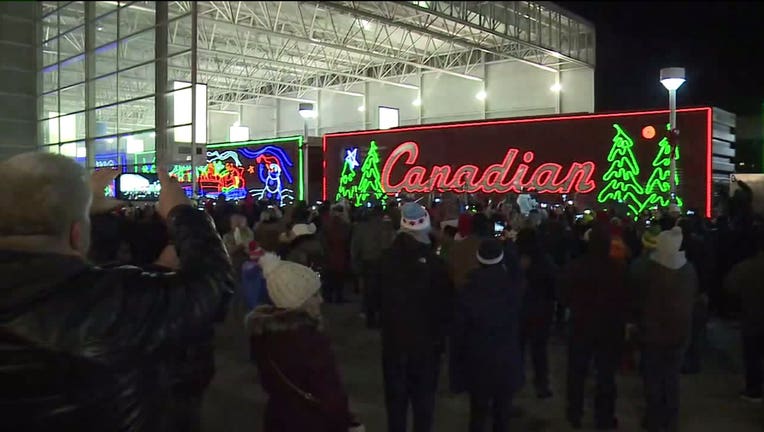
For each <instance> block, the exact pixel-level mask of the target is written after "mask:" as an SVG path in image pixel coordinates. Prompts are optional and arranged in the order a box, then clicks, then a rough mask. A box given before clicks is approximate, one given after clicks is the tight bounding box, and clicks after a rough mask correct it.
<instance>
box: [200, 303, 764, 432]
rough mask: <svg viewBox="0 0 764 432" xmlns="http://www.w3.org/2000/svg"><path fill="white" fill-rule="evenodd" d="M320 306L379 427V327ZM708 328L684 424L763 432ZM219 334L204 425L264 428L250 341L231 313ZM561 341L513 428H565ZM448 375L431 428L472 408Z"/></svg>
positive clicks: (625, 400) (637, 414)
mask: <svg viewBox="0 0 764 432" xmlns="http://www.w3.org/2000/svg"><path fill="white" fill-rule="evenodd" d="M324 308H325V309H324V314H325V317H326V320H327V328H328V331H329V333H330V334H331V335H332V338H333V342H334V348H335V352H336V354H337V357H338V359H339V362H340V369H341V372H342V374H343V378H344V380H345V384H346V386H347V389H348V393H349V394H350V396H351V406H352V409H353V411H354V412H356V413H357V414H358V416H359V418H360V419H361V420H362V421H363V422H364V424H365V425H366V430H367V431H369V432H377V431H379V432H383V431H385V430H386V422H385V414H384V402H383V396H382V372H381V366H380V343H379V335H378V334H377V333H376V332H372V331H368V330H366V329H365V328H364V326H363V321H362V320H361V318H360V317H359V315H358V306H357V304H353V303H350V304H345V305H324ZM237 321H238V320H237ZM708 333H709V335H708V347H707V349H706V350H705V359H704V370H703V373H701V374H700V375H694V376H687V377H683V379H682V402H681V409H682V410H681V426H682V430H683V431H690V432H712V431H713V432H720V431H721V432H749V431H750V432H761V431H762V430H764V406H762V405H761V404H751V403H748V402H744V401H741V400H740V399H738V397H737V395H738V391H739V390H740V388H741V383H742V378H741V376H740V370H741V366H740V360H739V355H738V354H737V351H736V350H737V348H736V347H737V346H738V340H737V333H736V331H735V329H734V328H732V327H731V326H730V325H728V324H722V323H718V322H714V323H711V324H710V325H709V332H708ZM217 341H218V347H217V349H218V352H217V362H218V364H217V367H218V372H217V375H216V377H215V380H214V382H213V383H212V385H211V387H210V389H209V390H208V392H207V396H206V399H205V404H204V412H203V423H204V431H205V432H213V431H214V432H217V431H225V432H239V431H241V432H256V431H262V412H263V406H264V403H265V400H266V397H265V395H264V394H263V392H262V390H261V389H260V387H259V384H258V382H257V376H256V375H257V374H256V370H255V368H254V366H252V365H250V364H249V363H248V358H247V342H246V340H245V338H244V334H243V330H241V326H240V325H239V323H238V322H234V320H233V318H232V319H231V320H229V322H227V323H226V324H225V325H224V326H223V327H222V328H221V329H219V331H218V335H217ZM564 349H565V347H564V345H563V344H562V341H561V340H560V339H559V338H557V339H555V340H553V341H552V348H551V362H552V387H553V388H552V390H553V391H554V393H555V395H554V397H553V398H552V399H549V400H546V401H539V400H537V399H536V398H535V396H534V395H533V393H532V392H531V391H529V390H528V389H525V390H523V391H522V392H521V393H520V394H519V395H518V398H517V405H518V406H519V407H521V408H522V409H523V410H524V411H525V415H524V416H523V417H522V418H519V419H517V420H515V421H514V422H513V424H512V429H513V430H518V431H539V432H541V431H550V432H551V431H555V432H556V431H568V430H570V428H569V427H568V425H567V423H566V422H565V420H564V412H565V411H564V400H563V398H562V395H563V391H564V378H565V366H564V360H565V354H564V352H565V351H564ZM445 375H446V374H445V373H443V377H442V380H441V385H440V390H439V398H438V403H437V407H436V415H435V416H436V419H437V421H436V425H435V432H452V431H454V432H455V431H459V432H463V431H466V430H467V419H468V413H469V408H468V404H467V400H466V397H465V396H454V395H451V394H449V393H448V391H447V388H448V386H447V381H446V378H445ZM529 376H530V375H529ZM618 385H619V399H618V409H617V415H618V418H619V420H620V423H621V427H620V430H622V431H640V430H641V429H640V428H639V420H640V418H641V416H642V412H643V409H644V402H643V394H642V384H641V381H640V380H639V377H638V376H636V375H635V374H633V373H632V374H624V375H621V376H619V378H618ZM588 394H591V392H588ZM589 407H591V401H589ZM587 414H588V416H587V417H586V418H585V424H584V427H585V428H591V427H592V419H591V409H589V410H588V412H587ZM585 430H592V429H585ZM306 432H309V431H306Z"/></svg>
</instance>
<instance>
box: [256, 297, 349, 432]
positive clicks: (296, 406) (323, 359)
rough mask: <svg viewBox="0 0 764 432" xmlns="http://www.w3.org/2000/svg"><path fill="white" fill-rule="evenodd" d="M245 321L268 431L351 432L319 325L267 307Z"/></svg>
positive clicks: (295, 312)
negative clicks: (264, 401) (265, 397)
mask: <svg viewBox="0 0 764 432" xmlns="http://www.w3.org/2000/svg"><path fill="white" fill-rule="evenodd" d="M247 323H248V326H249V328H250V332H251V336H250V343H251V345H250V346H251V350H252V351H251V356H252V361H253V362H255V363H256V364H257V367H258V369H259V371H260V377H261V382H262V386H263V389H265V391H266V392H267V393H268V396H269V399H268V404H267V406H266V408H265V421H264V423H265V428H264V430H265V432H304V431H311V432H347V430H348V427H349V425H350V424H351V421H352V416H351V415H350V411H349V408H348V398H347V395H346V393H345V390H344V387H343V385H342V381H341V379H340V374H339V371H338V370H337V362H336V360H335V358H334V354H333V353H332V349H331V343H330V341H329V338H328V337H327V336H326V335H325V334H324V333H323V332H322V331H321V326H320V321H319V320H318V319H316V318H314V317H312V316H310V315H309V314H308V313H307V312H305V311H302V310H299V309H279V308H277V307H275V306H269V305H265V306H258V307H257V308H256V309H255V310H254V311H253V312H252V313H251V314H250V315H249V316H248V318H247ZM303 393H309V394H310V395H312V397H313V398H314V400H308V399H307V398H306V397H303Z"/></svg>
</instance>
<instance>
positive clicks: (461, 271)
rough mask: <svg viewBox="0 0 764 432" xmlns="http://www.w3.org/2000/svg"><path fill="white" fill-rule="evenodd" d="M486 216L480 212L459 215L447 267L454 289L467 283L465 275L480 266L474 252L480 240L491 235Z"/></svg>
mask: <svg viewBox="0 0 764 432" xmlns="http://www.w3.org/2000/svg"><path fill="white" fill-rule="evenodd" d="M491 228H493V227H489V224H488V218H486V217H485V216H484V215H482V214H476V215H468V214H463V215H461V216H459V226H458V232H457V234H456V237H455V238H454V242H453V243H452V244H451V246H450V250H449V253H448V269H449V274H450V276H451V280H452V281H453V283H454V287H455V289H456V290H457V291H458V290H459V289H461V287H463V286H464V285H465V284H466V283H467V275H469V274H470V272H472V270H475V269H476V268H478V267H479V266H480V264H479V263H478V261H477V259H476V258H475V254H476V253H477V250H478V248H479V247H480V242H481V241H482V240H483V239H485V238H490V237H491Z"/></svg>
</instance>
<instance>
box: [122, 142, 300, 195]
mask: <svg viewBox="0 0 764 432" xmlns="http://www.w3.org/2000/svg"><path fill="white" fill-rule="evenodd" d="M274 144H285V145H284V146H283V147H282V146H278V145H274ZM288 144H293V145H294V146H288ZM302 144H303V138H302V137H301V136H297V137H284V138H273V139H264V140H254V141H247V142H237V143H223V144H210V145H208V146H207V164H206V165H205V166H200V167H196V177H197V184H198V192H199V194H200V195H202V196H206V197H210V198H216V197H218V196H219V195H223V196H225V197H226V199H227V200H238V199H243V198H244V197H246V196H247V194H250V195H251V196H252V197H254V198H255V199H263V200H269V201H274V202H277V203H279V205H284V204H287V203H290V202H292V201H294V200H295V199H304V172H303V169H304V161H303V154H304V153H303V145H302ZM295 156H297V159H298V174H297V175H296V176H294V175H293V171H294V169H295V162H294V157H295ZM133 169H134V170H135V171H137V172H140V173H156V162H155V154H154V152H153V151H152V152H143V153H138V154H136V155H135V160H134V167H133ZM191 174H192V173H191V164H177V165H172V166H171V169H170V176H171V177H175V178H177V179H178V182H179V183H180V184H181V186H182V187H183V189H185V191H186V193H187V194H189V195H191V194H192V190H193V187H192V184H191V183H192V182H193V176H192V175H191ZM295 177H297V179H295ZM295 180H297V181H295Z"/></svg>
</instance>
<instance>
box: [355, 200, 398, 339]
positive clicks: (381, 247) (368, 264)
mask: <svg viewBox="0 0 764 432" xmlns="http://www.w3.org/2000/svg"><path fill="white" fill-rule="evenodd" d="M384 216H385V215H384V211H383V210H382V208H380V207H375V208H374V209H372V212H371V215H370V217H369V220H367V221H365V222H362V223H360V224H359V225H358V226H357V227H356V228H355V229H354V230H353V239H352V240H351V243H350V255H351V262H352V265H353V268H354V270H355V272H356V274H358V275H359V276H360V278H361V287H362V289H361V292H362V293H363V311H364V314H365V315H366V327H368V328H374V327H377V326H378V324H379V289H380V287H379V277H380V274H379V259H380V257H381V256H382V253H383V252H384V251H385V250H386V249H387V248H389V247H390V245H392V243H393V239H394V238H395V229H394V228H393V224H392V222H391V221H390V220H385V217H384Z"/></svg>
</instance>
